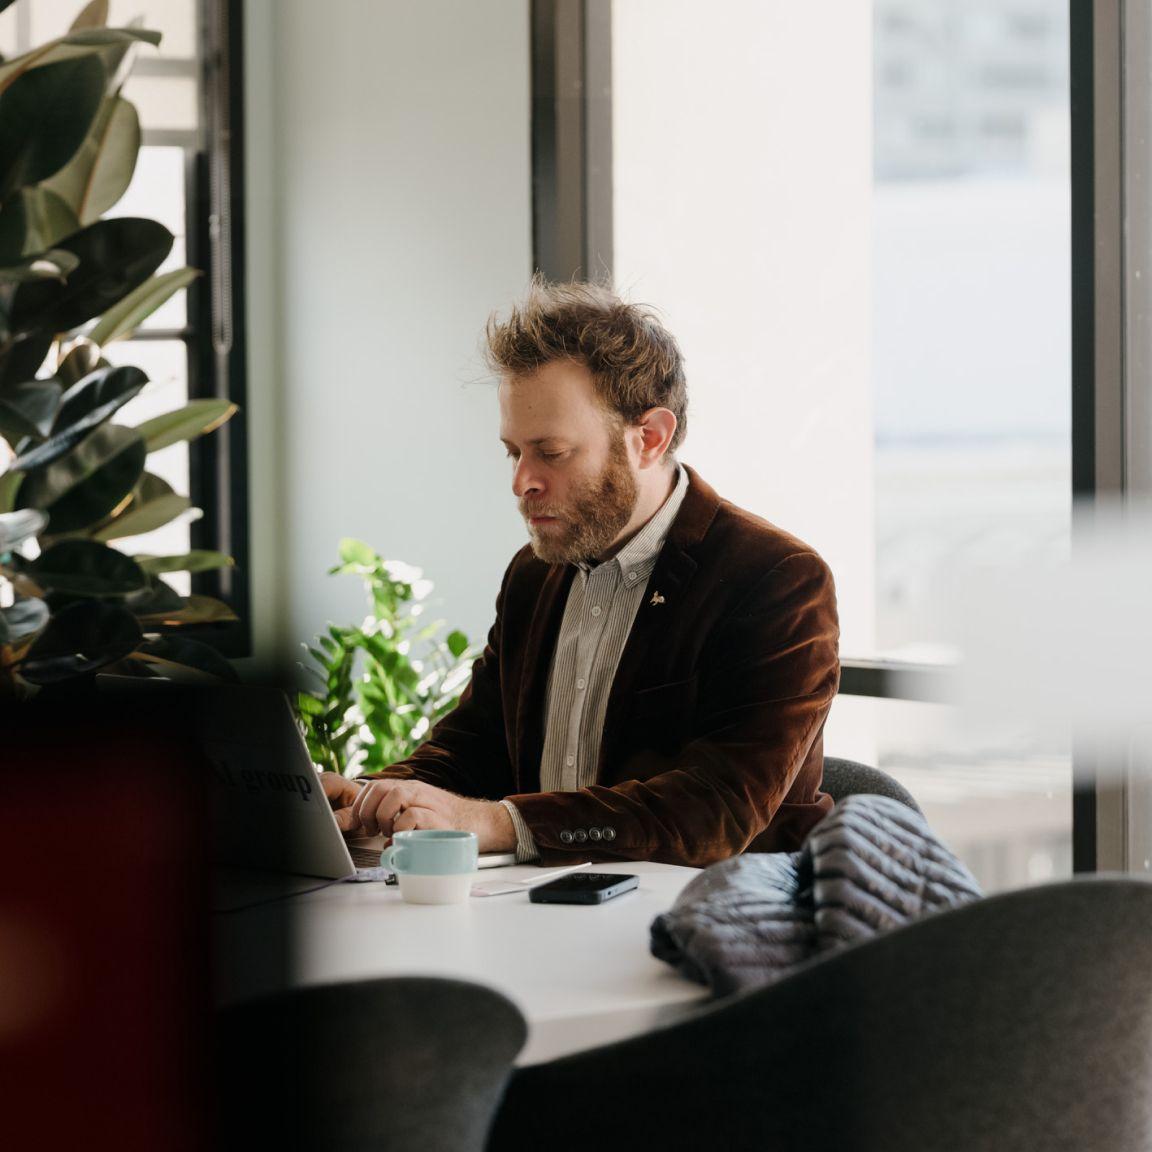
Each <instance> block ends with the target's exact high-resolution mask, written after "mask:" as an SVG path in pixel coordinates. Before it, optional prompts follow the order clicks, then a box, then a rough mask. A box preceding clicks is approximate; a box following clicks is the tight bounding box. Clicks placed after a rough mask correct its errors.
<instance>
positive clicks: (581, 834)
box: [572, 828, 588, 844]
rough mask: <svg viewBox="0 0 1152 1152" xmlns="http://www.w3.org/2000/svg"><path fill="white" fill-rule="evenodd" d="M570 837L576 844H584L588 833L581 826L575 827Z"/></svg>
mask: <svg viewBox="0 0 1152 1152" xmlns="http://www.w3.org/2000/svg"><path fill="white" fill-rule="evenodd" d="M572 839H573V840H574V841H575V842H576V843H577V844H584V843H585V842H586V841H587V840H588V833H587V832H585V831H584V829H583V828H577V829H576V831H575V832H573V833H572Z"/></svg>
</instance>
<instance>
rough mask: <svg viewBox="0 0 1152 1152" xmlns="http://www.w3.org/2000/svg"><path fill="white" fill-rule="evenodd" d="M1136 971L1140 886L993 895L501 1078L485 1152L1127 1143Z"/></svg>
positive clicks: (1144, 959)
mask: <svg viewBox="0 0 1152 1152" xmlns="http://www.w3.org/2000/svg"><path fill="white" fill-rule="evenodd" d="M1149 972H1152V883H1149V882H1147V881H1142V880H1137V879H1134V878H1123V879H1119V878H1096V877H1091V878H1088V877H1086V878H1080V879H1077V880H1075V881H1073V882H1067V883H1060V884H1053V885H1046V886H1044V887H1040V888H1033V889H1027V890H1023V891H1018V892H1011V893H1006V894H1002V895H998V896H994V897H991V898H989V899H986V900H981V901H978V902H976V903H974V904H969V905H966V906H964V907H962V908H958V909H954V910H951V911H948V912H943V913H940V914H939V915H936V916H932V917H929V918H928V919H926V920H922V921H919V922H917V923H916V924H913V925H910V926H908V927H906V928H902V929H899V930H897V931H894V932H891V933H888V934H886V935H884V936H879V937H876V938H874V939H872V940H869V941H866V942H864V943H862V944H859V945H855V946H852V947H849V948H845V949H844V950H842V951H840V952H836V953H832V954H831V955H830V956H828V957H827V958H825V959H819V960H816V961H813V962H812V963H810V964H809V965H807V966H806V967H804V968H802V969H801V970H799V971H798V972H796V973H795V974H794V975H792V976H790V977H787V978H786V979H784V980H782V981H780V982H779V983H777V984H773V985H770V986H769V987H767V988H763V989H760V990H758V991H755V992H751V993H748V994H746V995H744V996H740V997H736V998H733V999H731V1000H728V1001H724V1002H722V1003H721V1004H720V1005H718V1006H716V1007H713V1008H711V1009H705V1010H704V1011H702V1012H701V1013H700V1014H698V1015H697V1016H694V1017H692V1018H690V1019H687V1020H685V1021H682V1022H681V1023H678V1024H674V1025H672V1026H670V1027H668V1028H664V1029H661V1030H659V1031H656V1032H651V1033H648V1034H647V1035H644V1036H641V1037H636V1038H634V1039H632V1040H628V1041H624V1042H621V1043H618V1044H614V1045H609V1046H606V1047H603V1048H598V1049H594V1050H593V1051H590V1052H587V1053H579V1054H577V1055H575V1056H570V1057H567V1058H565V1059H562V1060H557V1061H554V1062H552V1063H549V1064H543V1065H536V1066H533V1067H528V1068H522V1069H519V1070H517V1072H516V1073H515V1075H514V1077H513V1080H512V1082H511V1084H510V1085H509V1089H508V1092H507V1094H506V1095H505V1098H504V1102H503V1104H502V1106H501V1110H500V1113H499V1114H498V1116H497V1119H496V1123H495V1125H494V1127H493V1134H492V1139H491V1141H490V1143H489V1150H490V1152H507V1150H509V1149H513V1148H531V1147H541V1148H544V1147H547V1148H549V1149H550V1150H551V1152H566V1150H568V1149H572V1150H575V1149H587V1148H589V1147H595V1148H596V1149H597V1150H598V1152H613V1150H616V1149H634V1148H637V1147H645V1148H661V1149H682V1148H683V1149H687V1148H697V1147H700V1146H707V1147H711V1148H723V1149H724V1150H725V1152H742V1150H744V1149H753V1148H756V1149H763V1148H771V1149H773V1150H786V1152H801V1150H802V1152H825V1150H828V1152H833V1150H835V1152H843V1149H848V1148H850V1149H853V1150H854V1152H974V1150H980V1152H983V1150H993V1149H1008V1148H1029V1149H1031V1148H1042V1149H1044V1150H1045V1152H1064V1150H1068V1152H1071V1150H1076V1152H1085V1150H1088V1149H1097V1148H1101V1149H1103V1148H1107V1149H1108V1150H1109V1152H1137V1150H1141V1152H1143V1150H1146V1149H1148V1148H1152V980H1149V977H1148V974H1149ZM702 1134H703V1135H706V1137H707V1139H706V1140H705V1141H704V1142H703V1145H702V1144H701V1137H702Z"/></svg>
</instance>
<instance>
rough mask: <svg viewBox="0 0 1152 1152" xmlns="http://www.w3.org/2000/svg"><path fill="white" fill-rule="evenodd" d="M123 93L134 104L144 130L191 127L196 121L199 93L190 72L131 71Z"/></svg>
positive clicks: (192, 127)
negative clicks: (145, 72)
mask: <svg viewBox="0 0 1152 1152" xmlns="http://www.w3.org/2000/svg"><path fill="white" fill-rule="evenodd" d="M124 95H125V96H126V97H127V98H128V99H129V100H131V101H132V103H133V104H135V105H136V110H137V111H138V112H139V113H140V123H141V125H142V126H143V127H144V129H145V131H147V130H150V129H157V128H181V129H185V130H189V131H191V130H194V129H195V128H196V127H197V126H198V125H199V123H200V107H199V94H198V92H197V87H196V80H195V78H194V77H192V76H142V75H140V74H139V73H138V72H137V73H133V74H132V76H130V77H129V78H128V82H127V84H125V85H124Z"/></svg>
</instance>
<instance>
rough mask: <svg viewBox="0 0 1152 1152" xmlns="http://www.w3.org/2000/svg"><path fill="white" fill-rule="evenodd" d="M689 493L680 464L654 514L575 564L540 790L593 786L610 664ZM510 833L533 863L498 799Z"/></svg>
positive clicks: (551, 682)
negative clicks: (603, 553)
mask: <svg viewBox="0 0 1152 1152" xmlns="http://www.w3.org/2000/svg"><path fill="white" fill-rule="evenodd" d="M687 491H688V476H687V474H686V473H685V471H684V469H683V468H681V467H680V466H679V465H677V467H676V483H675V486H674V487H673V489H672V492H671V494H670V495H669V496H668V499H667V500H665V501H664V504H663V505H662V507H661V508H660V511H659V512H657V513H656V515H655V516H653V517H652V519H651V520H649V521H648V523H647V524H645V525H644V527H643V528H641V529H640V531H639V532H637V533H636V535H635V536H633V537H632V539H631V540H629V541H628V543H627V544H626V545H625V546H624V547H623V548H622V549H621V550H620V551H619V552H617V553H616V555H615V556H613V557H612V558H611V559H610V560H605V561H604V562H603V563H602V564H598V565H596V567H595V568H592V567H590V566H589V565H587V564H584V563H580V564H577V566H576V567H577V569H578V570H577V572H576V575H575V577H574V578H573V580H572V587H571V590H570V591H569V593H568V602H567V604H566V605H565V607H564V618H563V620H562V622H561V624H560V634H559V636H558V637H557V639H556V648H555V651H554V653H553V655H552V668H551V670H550V672H549V675H548V694H547V699H546V703H545V727H544V756H543V760H542V761H541V764H540V790H541V791H542V792H574V791H577V790H578V789H580V788H585V787H587V786H588V785H589V784H595V783H596V766H597V763H598V761H599V758H600V739H601V736H602V735H603V732H604V715H605V713H606V712H607V710H608V697H609V694H610V693H611V690H612V681H613V679H614V678H615V676H616V666H617V665H618V664H619V663H620V656H621V654H622V653H623V651H624V645H625V644H626V643H627V641H628V634H629V632H631V631H632V622H633V620H635V618H636V613H637V611H638V610H639V608H640V603H641V601H642V600H643V599H644V594H645V589H646V586H647V583H648V577H649V576H650V575H651V574H652V569H653V568H655V566H656V558H657V556H658V555H659V554H660V549H661V548H662V547H663V546H664V540H665V538H666V537H667V535H668V530H669V528H671V527H672V521H673V520H675V518H676V513H677V512H678V511H679V510H680V505H681V503H682V502H683V500H684V495H685V493H686V492H687ZM501 803H503V805H504V807H505V808H507V809H508V813H509V815H510V816H511V817H512V823H513V824H514V825H515V828H516V859H517V860H518V861H519V862H521V863H527V862H529V861H531V860H535V859H536V858H537V855H538V853H537V851H536V844H535V841H534V840H533V838H532V832H531V830H530V829H529V828H528V825H527V824H526V823H525V822H524V819H523V817H522V816H521V815H520V813H519V811H518V810H517V808H516V805H515V804H512V803H511V802H510V801H508V800H504V801H501Z"/></svg>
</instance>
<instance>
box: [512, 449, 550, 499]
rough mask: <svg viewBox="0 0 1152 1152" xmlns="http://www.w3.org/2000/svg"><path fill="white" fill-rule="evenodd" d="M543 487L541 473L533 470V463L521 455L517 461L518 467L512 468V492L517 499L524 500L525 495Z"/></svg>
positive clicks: (537, 491) (535, 492)
mask: <svg viewBox="0 0 1152 1152" xmlns="http://www.w3.org/2000/svg"><path fill="white" fill-rule="evenodd" d="M543 487H544V485H543V484H542V483H541V481H540V477H539V475H538V474H537V473H536V472H535V471H533V469H532V466H531V464H529V463H528V461H527V460H526V459H525V458H524V457H523V456H521V457H520V459H519V460H517V461H516V467H515V468H514V469H513V470H512V494H513V495H514V496H515V497H516V499H517V500H523V499H524V497H525V496H528V495H535V494H537V493H539V492H541V491H542V490H543Z"/></svg>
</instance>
